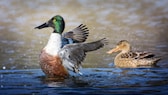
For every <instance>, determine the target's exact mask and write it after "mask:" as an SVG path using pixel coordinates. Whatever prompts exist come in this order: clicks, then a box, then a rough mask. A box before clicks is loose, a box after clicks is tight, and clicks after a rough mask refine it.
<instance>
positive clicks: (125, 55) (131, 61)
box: [107, 40, 160, 68]
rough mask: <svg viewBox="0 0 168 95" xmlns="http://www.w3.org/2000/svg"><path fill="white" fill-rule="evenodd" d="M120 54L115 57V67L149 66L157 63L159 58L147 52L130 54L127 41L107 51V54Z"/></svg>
mask: <svg viewBox="0 0 168 95" xmlns="http://www.w3.org/2000/svg"><path fill="white" fill-rule="evenodd" d="M118 51H120V53H119V54H118V55H117V56H116V57H115V59H114V64H115V65H116V66H117V67H133V68H134V67H139V66H151V65H154V64H155V63H157V62H158V61H159V60H160V58H154V54H152V53H148V52H132V51H131V45H130V44H129V42H128V41H126V40H122V41H120V42H119V43H118V44H117V46H116V47H115V48H113V49H112V50H110V51H108V52H107V53H108V54H111V53H113V52H118Z"/></svg>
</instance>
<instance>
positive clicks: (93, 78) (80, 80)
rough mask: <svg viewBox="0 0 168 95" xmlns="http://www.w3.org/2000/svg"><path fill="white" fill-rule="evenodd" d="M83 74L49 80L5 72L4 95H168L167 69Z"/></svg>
mask: <svg viewBox="0 0 168 95" xmlns="http://www.w3.org/2000/svg"><path fill="white" fill-rule="evenodd" d="M82 72H85V73H84V75H83V76H71V77H70V78H68V79H52V80H51V79H50V80H49V79H45V77H44V75H43V74H42V72H41V70H36V69H33V70H12V71H11V70H1V71H0V76H1V81H0V83H1V84H0V86H1V89H0V94H5V95H6V94H16V95H19V94H32V95H39V94H54V95H55V94H94V95H95V94H167V93H168V91H167V88H168V80H167V79H168V73H167V68H162V69H157V68H152V69H151V68H138V69H120V68H112V69H107V68H95V69H93V68H88V69H83V70H82ZM163 75H164V76H163ZM18 78H19V79H18Z"/></svg>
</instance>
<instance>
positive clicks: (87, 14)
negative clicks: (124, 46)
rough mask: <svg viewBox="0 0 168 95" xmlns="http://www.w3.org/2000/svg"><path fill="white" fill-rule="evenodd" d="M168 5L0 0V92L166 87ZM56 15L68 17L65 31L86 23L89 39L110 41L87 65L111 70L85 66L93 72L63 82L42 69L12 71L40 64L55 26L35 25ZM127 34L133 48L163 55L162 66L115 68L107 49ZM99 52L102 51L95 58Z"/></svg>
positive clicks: (131, 0)
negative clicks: (39, 28)
mask: <svg viewBox="0 0 168 95" xmlns="http://www.w3.org/2000/svg"><path fill="white" fill-rule="evenodd" d="M167 5H168V0H162V1H160V0H140V1H137V0H106V1H103V0H64V1H62V0H56V1H55V0H50V1H46V0H36V1H34V0H11V1H7V0H1V2H0V14H1V16H0V32H1V33H0V59H1V60H0V69H1V71H0V73H1V75H0V78H1V80H0V85H1V89H0V90H1V91H0V93H3V94H5V93H9V94H11V92H12V93H13V92H15V93H16V94H18V93H19V94H26V93H32V94H33V93H34V94H36V93H38V94H41V93H43V92H44V94H45V93H46V94H50V93H61V94H68V93H80V94H85V93H90V94H92V93H98V92H97V90H100V93H101V94H104V93H105V92H106V93H107V94H111V93H113V94H114V93H159V92H161V93H164V92H166V88H167V86H168V85H167V84H168V82H167V78H168V75H167V72H166V71H167V69H166V68H167V67H168V44H167V42H168V36H167V31H168V27H167V26H168V6H167ZM37 6H38V7H37ZM57 14H59V15H62V16H63V17H64V19H65V21H66V29H65V31H69V30H70V29H73V28H75V27H76V26H78V25H79V24H81V23H83V24H86V25H87V26H88V28H89V29H90V35H89V38H88V42H89V41H94V40H97V39H101V38H103V37H106V38H107V39H108V40H109V43H110V44H109V45H108V46H106V47H105V48H103V49H100V50H98V51H94V52H92V53H89V54H88V55H87V57H86V60H85V61H84V63H85V64H83V66H84V68H87V67H94V68H99V67H101V68H102V67H103V68H106V67H109V68H111V69H109V70H107V69H103V70H102V69H101V70H99V69H93V70H92V69H88V70H84V72H87V73H88V75H84V76H80V77H79V76H76V77H71V78H69V79H65V80H61V81H60V79H58V80H59V82H58V80H57V81H56V82H54V81H49V80H46V79H45V78H44V77H39V76H44V75H41V74H43V73H42V72H40V70H37V71H36V70H28V71H25V70H23V71H17V70H16V71H13V70H10V69H36V68H39V64H38V56H39V53H40V50H41V49H42V48H43V47H44V46H45V44H46V43H47V40H48V37H49V35H50V33H51V31H52V30H51V29H43V30H40V31H39V30H35V29H34V27H36V26H37V25H40V24H42V23H44V22H45V21H47V20H48V19H50V18H51V17H52V16H54V15H57ZM48 31H49V32H48ZM123 39H125V40H128V41H129V42H131V44H132V45H133V47H134V48H133V49H134V50H139V51H141V50H142V51H144V50H145V51H150V52H154V53H155V54H157V56H160V57H162V60H161V61H159V63H158V64H157V65H158V66H159V68H149V69H148V68H145V69H139V68H138V69H124V70H123V69H119V68H114V66H113V59H114V56H115V55H111V56H109V55H107V54H106V53H105V52H106V51H107V50H109V49H110V48H112V47H114V46H115V44H116V43H117V42H118V41H120V40H123ZM95 55H98V56H96V58H95ZM2 69H3V70H2ZM6 70H7V71H6ZM8 70H9V71H8ZM87 73H86V74H87ZM149 80H150V81H149ZM109 82H110V83H109ZM50 87H51V88H50ZM52 87H53V88H52ZM55 87H56V88H55ZM78 87H80V88H82V89H80V88H78ZM104 88H106V89H104ZM20 89H22V91H23V92H24V93H23V92H20ZM9 90H10V91H11V92H10V91H9ZM65 90H66V91H65ZM160 90H161V91H160ZM85 91H86V92H85ZM98 94H99V93H98Z"/></svg>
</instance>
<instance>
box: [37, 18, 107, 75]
mask: <svg viewBox="0 0 168 95" xmlns="http://www.w3.org/2000/svg"><path fill="white" fill-rule="evenodd" d="M47 27H51V28H53V32H52V33H51V34H50V37H49V40H48V43H47V44H46V46H45V47H44V48H43V49H42V51H41V53H40V56H39V60H40V62H39V63H40V67H41V69H42V71H43V72H44V74H45V75H46V76H47V77H49V78H55V77H63V78H66V77H68V76H69V75H70V74H69V71H72V72H74V73H78V74H80V75H82V73H81V72H80V69H81V67H82V62H83V61H84V59H85V57H86V53H87V52H91V51H95V50H97V49H100V48H102V47H104V46H105V45H106V44H107V43H108V42H107V40H106V38H102V39H100V40H97V41H93V42H87V43H86V42H85V41H86V39H87V37H88V34H89V32H88V31H89V30H88V28H87V27H86V25H84V24H80V25H79V26H78V27H76V28H74V29H72V30H71V31H69V32H65V33H63V31H64V28H65V21H64V18H63V17H62V16H60V15H56V16H54V17H52V18H51V19H50V20H48V21H47V22H45V23H43V24H41V25H39V26H37V27H35V29H43V28H47Z"/></svg>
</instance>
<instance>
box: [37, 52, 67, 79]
mask: <svg viewBox="0 0 168 95" xmlns="http://www.w3.org/2000/svg"><path fill="white" fill-rule="evenodd" d="M40 66H41V69H42V70H43V72H44V73H45V74H46V75H47V77H52V78H53V77H55V76H57V77H67V76H68V75H69V74H68V71H67V70H66V69H65V67H64V66H63V65H62V60H61V58H60V57H59V56H52V55H49V54H48V53H46V52H45V50H42V52H41V54H40Z"/></svg>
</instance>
